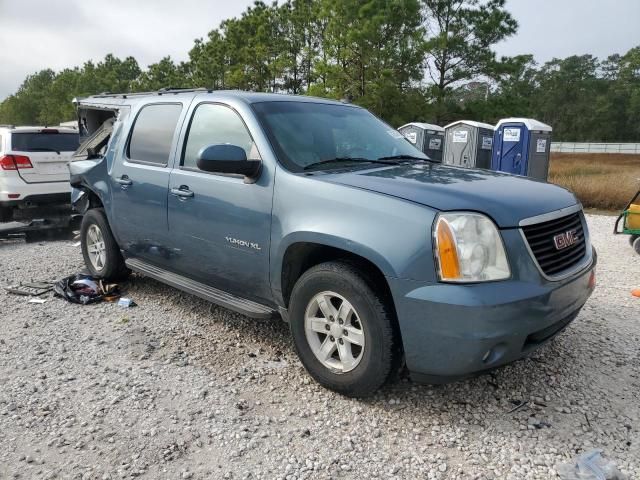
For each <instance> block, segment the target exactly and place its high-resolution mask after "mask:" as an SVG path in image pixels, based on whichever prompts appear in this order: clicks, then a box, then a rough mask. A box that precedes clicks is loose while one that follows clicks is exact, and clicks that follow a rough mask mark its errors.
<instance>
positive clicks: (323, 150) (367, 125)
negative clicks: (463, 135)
mask: <svg viewBox="0 0 640 480" xmlns="http://www.w3.org/2000/svg"><path fill="white" fill-rule="evenodd" d="M253 108H254V110H255V111H256V114H257V115H258V117H259V119H260V121H261V123H262V125H263V128H264V129H265V130H266V132H267V135H269V137H270V139H271V141H272V143H273V146H274V148H275V150H276V153H277V155H278V158H279V159H280V161H281V162H282V163H283V164H284V165H285V166H286V167H287V168H288V169H289V170H292V171H295V172H299V171H302V170H304V169H305V168H306V169H309V167H310V166H311V165H315V164H318V165H317V169H318V170H324V169H331V168H336V167H341V168H344V167H345V166H346V165H349V166H353V165H358V163H361V164H368V163H370V162H373V161H376V160H378V161H379V160H384V159H385V158H389V157H394V158H397V159H398V160H400V159H402V158H403V157H408V158H409V159H410V158H414V159H415V158H417V159H424V160H428V157H427V156H426V155H424V154H423V153H422V152H421V151H420V150H417V149H416V148H415V147H413V146H412V145H411V144H410V143H409V142H408V141H407V140H405V138H404V137H403V136H402V134H400V133H399V132H398V131H397V130H394V129H393V128H391V127H390V126H389V125H387V124H385V123H384V122H382V121H380V120H379V119H378V118H376V117H375V116H374V115H372V114H371V113H369V112H368V111H367V110H364V109H362V108H357V107H354V106H350V105H336V104H327V103H312V102H262V103H255V104H253ZM320 162H323V163H322V164H320Z"/></svg>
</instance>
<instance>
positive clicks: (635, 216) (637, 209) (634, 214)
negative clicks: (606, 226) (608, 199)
mask: <svg viewBox="0 0 640 480" xmlns="http://www.w3.org/2000/svg"><path fill="white" fill-rule="evenodd" d="M627 228H630V229H633V230H636V229H640V205H633V204H632V205H629V215H628V216H627Z"/></svg>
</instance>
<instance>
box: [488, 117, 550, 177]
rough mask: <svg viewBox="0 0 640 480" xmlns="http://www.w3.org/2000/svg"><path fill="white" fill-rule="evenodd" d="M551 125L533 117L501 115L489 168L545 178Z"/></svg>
mask: <svg viewBox="0 0 640 480" xmlns="http://www.w3.org/2000/svg"><path fill="white" fill-rule="evenodd" d="M551 132H552V128H551V127H550V126H549V125H546V124H544V123H542V122H539V121H538V120H534V119H532V118H503V119H502V120H500V121H499V122H498V124H497V125H496V131H495V134H494V137H493V157H492V159H491V169H492V170H497V171H500V172H508V173H514V174H516V175H523V176H527V177H531V178H536V179H538V180H544V181H546V180H547V177H548V175H549V155H550V152H551Z"/></svg>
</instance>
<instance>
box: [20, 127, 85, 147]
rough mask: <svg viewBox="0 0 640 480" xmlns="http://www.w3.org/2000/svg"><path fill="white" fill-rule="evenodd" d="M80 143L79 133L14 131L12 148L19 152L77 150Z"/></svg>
mask: <svg viewBox="0 0 640 480" xmlns="http://www.w3.org/2000/svg"><path fill="white" fill-rule="evenodd" d="M79 144H80V136H79V135H78V134H77V133H58V132H57V131H55V130H54V131H52V132H50V133H46V132H43V133H40V132H35V133H12V134H11V149H12V150H14V151H17V152H75V151H76V149H77V148H78V145H79Z"/></svg>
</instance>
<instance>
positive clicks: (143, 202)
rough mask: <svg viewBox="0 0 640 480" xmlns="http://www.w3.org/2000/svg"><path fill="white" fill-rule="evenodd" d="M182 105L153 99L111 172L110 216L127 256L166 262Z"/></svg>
mask: <svg viewBox="0 0 640 480" xmlns="http://www.w3.org/2000/svg"><path fill="white" fill-rule="evenodd" d="M183 110H186V109H185V108H184V105H183V103H181V102H180V101H176V102H171V103H150V104H146V105H144V106H142V108H140V109H139V110H138V112H137V113H136V114H135V116H134V117H135V118H134V119H133V126H132V127H131V128H130V130H129V135H128V137H127V138H126V140H125V143H124V147H123V149H122V150H121V153H120V158H119V159H118V161H116V162H114V164H113V168H112V169H111V172H110V181H111V192H112V197H111V200H112V205H111V216H110V218H109V220H110V223H111V226H112V228H113V229H114V232H115V234H116V236H117V239H118V243H119V245H120V247H121V248H123V249H124V250H125V252H126V253H127V255H129V256H134V257H140V258H143V259H146V260H148V261H150V262H151V263H154V264H157V265H159V266H166V264H167V262H168V261H169V258H170V257H171V254H172V253H171V249H170V248H169V247H168V243H169V242H168V238H167V236H168V232H167V194H168V185H169V171H170V166H171V163H172V161H173V157H174V154H175V152H174V151H175V145H176V141H177V133H176V131H177V130H178V127H179V125H180V123H181V121H182V118H183Z"/></svg>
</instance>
